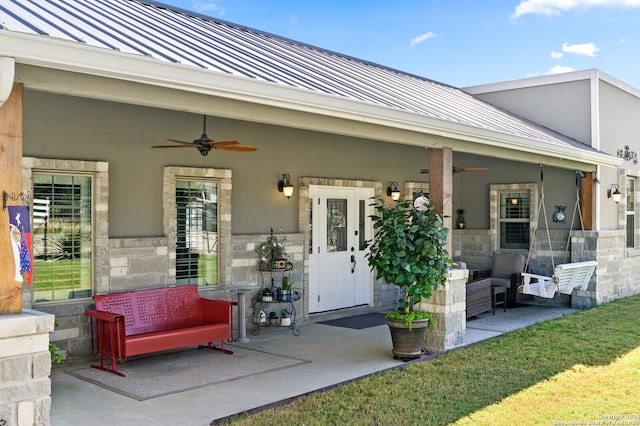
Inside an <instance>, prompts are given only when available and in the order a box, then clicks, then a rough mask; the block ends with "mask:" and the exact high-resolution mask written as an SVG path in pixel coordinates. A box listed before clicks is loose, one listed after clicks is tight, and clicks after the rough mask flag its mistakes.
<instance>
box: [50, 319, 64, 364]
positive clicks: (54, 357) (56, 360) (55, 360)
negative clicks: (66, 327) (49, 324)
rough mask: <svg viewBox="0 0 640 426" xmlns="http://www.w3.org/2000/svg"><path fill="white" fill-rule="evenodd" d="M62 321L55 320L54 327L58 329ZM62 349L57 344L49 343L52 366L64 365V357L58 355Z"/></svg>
mask: <svg viewBox="0 0 640 426" xmlns="http://www.w3.org/2000/svg"><path fill="white" fill-rule="evenodd" d="M59 323H60V321H58V318H56V319H54V320H53V325H54V327H57V326H58V324H59ZM59 350H60V348H59V347H58V345H56V344H55V343H52V342H49V353H50V354H51V363H52V364H56V365H57V364H62V363H63V362H64V357H63V356H62V355H60V354H59V353H58V351H59Z"/></svg>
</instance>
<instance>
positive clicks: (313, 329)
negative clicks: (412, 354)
mask: <svg viewBox="0 0 640 426" xmlns="http://www.w3.org/2000/svg"><path fill="white" fill-rule="evenodd" d="M364 311H371V310H370V309H368V310H362V309H355V310H348V311H340V312H337V313H332V314H322V315H313V316H312V318H311V320H310V321H307V322H306V323H304V324H301V325H300V326H299V329H300V331H301V333H300V336H297V337H295V336H293V334H292V333H291V331H290V330H289V329H288V328H273V329H266V330H263V331H262V332H261V333H260V334H259V335H258V336H252V335H251V333H250V330H249V332H248V338H249V339H250V340H249V341H248V342H244V343H239V342H235V343H233V345H236V346H240V347H246V348H249V349H254V350H259V351H265V352H269V353H274V354H279V355H286V356H289V357H293V358H299V359H303V360H306V361H309V362H307V363H304V364H301V365H297V366H294V367H291V368H288V369H286V370H277V371H265V372H264V373H261V374H257V375H254V376H248V377H243V378H240V379H237V380H232V381H228V382H225V383H219V384H215V385H211V386H207V387H204V388H200V389H194V390H189V391H185V392H181V393H176V394H172V395H167V396H162V397H159V398H154V399H150V400H146V401H137V400H134V399H131V398H129V397H126V396H123V395H120V394H118V393H115V392H112V391H109V390H107V389H104V388H102V387H100V386H97V385H94V384H92V383H89V382H86V381H83V380H80V379H78V378H76V377H73V376H71V375H69V374H67V373H66V371H67V370H68V369H70V368H79V367H82V366H86V364H88V363H89V360H83V361H74V362H72V363H69V362H67V363H65V364H63V365H62V366H56V367H55V368H54V369H53V372H52V374H51V382H52V407H51V424H52V425H53V426H73V425H78V426H85V425H89V424H91V425H113V424H117V425H121V426H126V425H138V426H140V425H145V426H150V425H173V424H177V425H185V426H192V425H209V424H210V423H211V422H212V421H214V420H217V419H221V418H225V417H227V416H230V415H233V414H238V413H242V412H245V411H250V410H254V409H259V408H260V407H264V406H270V405H273V404H277V403H279V402H281V401H286V400H288V399H290V398H294V397H297V396H300V395H304V394H306V393H309V392H313V391H316V390H320V389H324V388H327V387H332V386H335V385H337V384H340V383H343V382H347V381H350V380H353V379H357V378H359V377H362V376H366V375H369V374H372V373H375V372H379V371H382V370H386V369H390V368H394V367H398V366H400V365H402V364H403V362H402V361H400V360H394V359H393V355H392V353H391V337H390V334H389V331H388V328H387V326H386V325H381V326H376V327H371V328H367V329H362V330H354V329H348V328H342V327H334V326H329V325H325V324H319V323H318V322H319V321H324V320H326V319H332V318H334V317H337V316H348V315H356V314H359V313H363V312H364ZM572 312H576V310H574V309H569V308H557V307H553V308H551V307H531V306H528V307H519V308H514V309H507V311H506V312H503V311H502V310H497V311H496V315H495V316H494V315H492V313H491V312H489V313H485V314H481V315H479V316H478V318H477V319H475V320H472V321H469V322H468V323H467V330H466V337H465V342H464V345H470V344H473V343H477V342H479V341H482V340H485V339H489V338H492V337H496V336H499V335H500V334H502V333H503V332H505V331H509V330H511V329H516V328H522V327H526V326H529V325H531V324H533V323H534V322H538V321H543V320H548V319H552V318H556V317H559V316H562V315H564V314H566V313H572ZM344 342H349V344H344ZM105 374H106V373H105Z"/></svg>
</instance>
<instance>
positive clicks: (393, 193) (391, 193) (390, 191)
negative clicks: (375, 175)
mask: <svg viewBox="0 0 640 426" xmlns="http://www.w3.org/2000/svg"><path fill="white" fill-rule="evenodd" d="M387 197H391V199H392V200H393V201H398V200H399V199H400V190H399V189H398V182H391V184H390V185H389V186H388V187H387Z"/></svg>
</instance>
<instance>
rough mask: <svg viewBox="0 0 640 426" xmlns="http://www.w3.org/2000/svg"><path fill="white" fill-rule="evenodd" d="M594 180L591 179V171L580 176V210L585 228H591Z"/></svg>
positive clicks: (593, 209) (593, 218)
mask: <svg viewBox="0 0 640 426" xmlns="http://www.w3.org/2000/svg"><path fill="white" fill-rule="evenodd" d="M595 186H596V184H595V182H594V181H593V172H585V173H584V177H583V178H582V185H581V194H580V198H581V199H582V204H581V205H580V210H581V211H582V223H583V224H584V229H585V230H591V229H593V223H594V221H595V217H594V214H595V213H594V212H595V208H594V203H595V199H594V197H593V193H594V191H595Z"/></svg>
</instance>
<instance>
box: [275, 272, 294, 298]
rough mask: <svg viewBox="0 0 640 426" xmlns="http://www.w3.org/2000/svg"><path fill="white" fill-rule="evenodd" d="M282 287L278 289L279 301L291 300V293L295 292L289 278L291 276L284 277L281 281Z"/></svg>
mask: <svg viewBox="0 0 640 426" xmlns="http://www.w3.org/2000/svg"><path fill="white" fill-rule="evenodd" d="M280 286H281V287H280V288H279V289H278V301H280V302H291V293H292V292H293V290H292V289H293V284H292V283H291V281H290V280H289V277H287V276H284V277H282V282H281V283H280Z"/></svg>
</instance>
